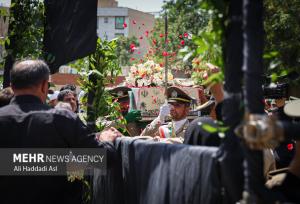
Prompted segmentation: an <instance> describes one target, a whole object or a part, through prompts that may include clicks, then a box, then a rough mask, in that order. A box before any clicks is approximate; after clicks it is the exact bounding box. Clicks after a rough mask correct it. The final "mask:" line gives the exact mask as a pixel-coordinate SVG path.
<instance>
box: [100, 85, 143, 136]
mask: <svg viewBox="0 0 300 204" xmlns="http://www.w3.org/2000/svg"><path fill="white" fill-rule="evenodd" d="M129 91H131V88H129V87H126V86H118V87H116V88H113V89H111V90H109V92H110V94H111V95H112V96H113V97H114V98H115V99H117V100H118V102H119V103H120V106H121V112H122V115H123V116H124V118H125V120H126V121H127V124H126V126H125V125H121V126H120V125H117V124H116V122H115V121H105V122H106V127H115V128H121V129H126V131H127V133H128V135H129V136H137V135H139V134H140V133H141V130H140V128H139V126H138V121H139V120H140V119H142V118H141V111H138V110H134V104H130V102H133V101H131V100H130V98H129V93H128V92H129ZM129 109H132V110H129Z"/></svg>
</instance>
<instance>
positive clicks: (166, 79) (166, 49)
mask: <svg viewBox="0 0 300 204" xmlns="http://www.w3.org/2000/svg"><path fill="white" fill-rule="evenodd" d="M167 89H168V14H167V11H165V96H166V98H167Z"/></svg>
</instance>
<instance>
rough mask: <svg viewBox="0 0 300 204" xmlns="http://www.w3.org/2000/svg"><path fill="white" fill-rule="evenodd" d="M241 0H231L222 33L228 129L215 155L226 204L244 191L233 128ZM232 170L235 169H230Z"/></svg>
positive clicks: (239, 110) (238, 94)
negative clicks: (216, 155) (226, 21)
mask: <svg viewBox="0 0 300 204" xmlns="http://www.w3.org/2000/svg"><path fill="white" fill-rule="evenodd" d="M242 5H243V1H241V0H231V1H230V3H229V9H228V25H227V27H226V30H225V59H224V60H225V70H224V71H225V84H224V90H225V96H224V101H223V103H222V111H221V112H222V117H221V118H222V120H223V121H224V124H225V125H226V126H228V127H230V129H229V131H228V132H227V133H226V137H225V138H224V140H223V143H222V144H221V146H220V148H219V152H218V157H219V162H220V171H221V176H222V177H221V180H222V183H223V185H224V188H225V192H226V195H227V196H226V199H225V202H226V203H236V202H237V201H239V200H240V199H241V197H242V191H243V179H244V177H243V159H244V155H243V151H242V148H241V146H240V141H239V139H238V137H237V136H236V135H235V134H234V131H233V130H234V128H235V127H236V126H237V125H238V124H239V123H240V122H241V120H242V118H243V111H244V110H243V104H242V101H243V100H242V80H243V72H242V66H243V52H242V51H243V28H242V25H243V21H242V20H243V12H242ZM233 167H234V168H233Z"/></svg>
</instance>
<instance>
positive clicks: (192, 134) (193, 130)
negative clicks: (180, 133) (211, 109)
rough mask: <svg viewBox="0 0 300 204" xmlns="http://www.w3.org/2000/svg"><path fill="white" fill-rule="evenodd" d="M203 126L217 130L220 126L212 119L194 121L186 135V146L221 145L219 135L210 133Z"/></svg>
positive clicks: (201, 118) (205, 118) (203, 118)
mask: <svg viewBox="0 0 300 204" xmlns="http://www.w3.org/2000/svg"><path fill="white" fill-rule="evenodd" d="M203 124H205V125H209V126H211V127H214V128H217V127H218V124H217V123H216V122H215V121H214V120H213V119H212V118H210V117H200V118H196V119H195V120H193V121H192V122H191V123H190V125H189V126H188V128H187V130H186V132H185V134H184V142H183V143H184V144H189V145H202V146H215V147H218V146H219V145H220V144H221V138H220V137H219V135H218V133H217V132H215V133H210V132H208V131H207V130H205V129H204V128H203Z"/></svg>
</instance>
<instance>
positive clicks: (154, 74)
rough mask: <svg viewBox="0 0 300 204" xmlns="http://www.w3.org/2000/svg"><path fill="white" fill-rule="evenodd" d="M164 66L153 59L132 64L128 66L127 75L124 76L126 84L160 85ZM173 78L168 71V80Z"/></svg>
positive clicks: (162, 80)
mask: <svg viewBox="0 0 300 204" xmlns="http://www.w3.org/2000/svg"><path fill="white" fill-rule="evenodd" d="M164 79H165V72H164V68H163V67H162V66H160V65H159V64H156V63H155V62H154V61H153V60H148V61H146V62H145V63H141V64H134V65H133V66H131V67H130V71H129V75H128V77H126V83H127V85H128V86H137V87H142V86H161V85H163V83H164ZM171 80H173V75H172V74H171V73H168V81H171Z"/></svg>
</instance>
